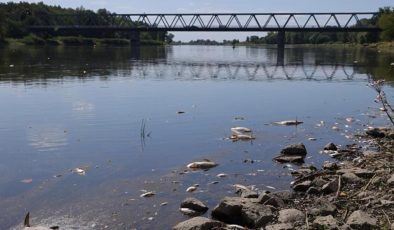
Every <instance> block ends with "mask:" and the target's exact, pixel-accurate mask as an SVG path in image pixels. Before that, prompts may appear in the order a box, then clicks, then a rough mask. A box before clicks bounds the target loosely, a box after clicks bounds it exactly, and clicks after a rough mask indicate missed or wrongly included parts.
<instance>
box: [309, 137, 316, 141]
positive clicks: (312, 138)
mask: <svg viewBox="0 0 394 230" xmlns="http://www.w3.org/2000/svg"><path fill="white" fill-rule="evenodd" d="M308 140H310V141H316V140H317V139H316V138H314V137H310V138H308Z"/></svg>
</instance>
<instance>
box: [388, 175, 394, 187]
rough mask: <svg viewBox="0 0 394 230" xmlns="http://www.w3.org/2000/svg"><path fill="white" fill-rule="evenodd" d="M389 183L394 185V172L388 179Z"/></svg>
mask: <svg viewBox="0 0 394 230" xmlns="http://www.w3.org/2000/svg"><path fill="white" fill-rule="evenodd" d="M387 184H388V185H394V174H392V175H391V177H390V178H389V179H388V180H387Z"/></svg>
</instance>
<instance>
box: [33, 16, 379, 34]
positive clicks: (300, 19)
mask: <svg viewBox="0 0 394 230" xmlns="http://www.w3.org/2000/svg"><path fill="white" fill-rule="evenodd" d="M376 16H377V13H376V12H341V13H237V14H230V13H228V14H227V13H209V14H206V13H204V14H95V15H90V16H89V15H85V14H73V15H56V16H54V20H52V22H51V23H49V24H48V25H44V27H45V26H46V27H74V28H75V27H82V28H84V27H90V28H92V27H95V28H127V29H138V30H143V29H150V30H168V31H171V30H175V31H177V30H179V31H182V30H187V31H193V30H196V31H200V30H206V31H210V30H213V31H214V30H217V31H236V30H240V31H248V30H268V31H269V30H355V31H357V30H368V29H376V28H377V27H376V25H372V24H371V23H370V21H369V20H368V19H372V18H374V17H376ZM41 26H42V25H41ZM32 27H34V26H32ZM37 27H38V26H37Z"/></svg>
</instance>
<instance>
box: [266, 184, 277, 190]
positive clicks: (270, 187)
mask: <svg viewBox="0 0 394 230" xmlns="http://www.w3.org/2000/svg"><path fill="white" fill-rule="evenodd" d="M265 187H267V188H269V189H273V190H275V189H276V188H275V187H272V186H269V185H268V186H265Z"/></svg>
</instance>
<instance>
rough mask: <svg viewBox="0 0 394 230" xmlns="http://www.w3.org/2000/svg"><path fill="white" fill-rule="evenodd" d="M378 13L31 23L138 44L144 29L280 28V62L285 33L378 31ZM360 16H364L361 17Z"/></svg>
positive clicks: (79, 18)
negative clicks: (124, 36) (119, 36)
mask: <svg viewBox="0 0 394 230" xmlns="http://www.w3.org/2000/svg"><path fill="white" fill-rule="evenodd" d="M376 15H377V13H375V12H348V13H232V14H231V13H209V14H103V15H101V14H97V15H95V16H96V17H95V18H94V20H87V19H86V18H85V16H84V15H79V14H73V15H54V17H55V20H53V21H52V23H48V25H41V26H34V25H32V26H29V27H28V29H29V30H30V31H31V32H36V33H40V32H47V33H62V32H67V31H80V32H83V31H94V32H116V31H123V32H129V33H130V38H131V42H132V44H133V45H134V46H138V45H139V41H140V35H139V33H140V32H141V31H277V32H278V36H277V43H278V64H283V59H284V44H285V32H286V31H297V32H327V31H330V32H359V31H372V32H378V31H379V28H378V27H377V26H376V25H369V24H367V23H366V21H365V20H362V19H370V18H372V17H375V16H376ZM360 17H361V18H362V19H360Z"/></svg>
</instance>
